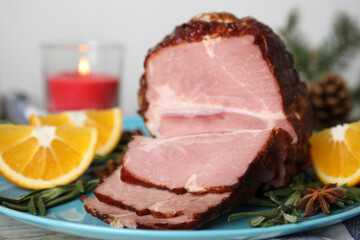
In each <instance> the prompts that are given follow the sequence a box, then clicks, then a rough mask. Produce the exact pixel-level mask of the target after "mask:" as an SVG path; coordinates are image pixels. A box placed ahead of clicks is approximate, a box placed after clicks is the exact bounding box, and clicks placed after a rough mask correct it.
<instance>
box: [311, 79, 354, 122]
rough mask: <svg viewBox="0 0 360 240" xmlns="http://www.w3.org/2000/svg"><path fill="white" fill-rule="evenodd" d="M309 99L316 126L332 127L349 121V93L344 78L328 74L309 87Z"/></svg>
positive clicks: (350, 100) (350, 102)
mask: <svg viewBox="0 0 360 240" xmlns="http://www.w3.org/2000/svg"><path fill="white" fill-rule="evenodd" d="M310 101H311V105H312V108H313V112H314V124H315V127H316V128H325V127H332V126H335V125H337V124H339V123H344V122H347V121H349V113H350V110H351V106H352V99H351V93H350V91H349V89H348V88H347V86H346V82H345V80H344V79H343V78H342V77H341V76H339V75H336V74H328V75H326V76H324V77H323V78H322V79H320V80H318V81H316V82H315V84H314V85H313V86H311V87H310Z"/></svg>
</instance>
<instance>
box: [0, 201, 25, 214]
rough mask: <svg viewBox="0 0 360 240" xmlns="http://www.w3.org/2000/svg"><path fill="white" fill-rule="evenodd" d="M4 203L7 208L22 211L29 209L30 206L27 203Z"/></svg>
mask: <svg viewBox="0 0 360 240" xmlns="http://www.w3.org/2000/svg"><path fill="white" fill-rule="evenodd" d="M2 205H4V206H5V207H7V208H11V209H14V210H16V211H21V212H28V211H29V207H28V205H27V204H26V205H24V204H16V203H11V202H2Z"/></svg>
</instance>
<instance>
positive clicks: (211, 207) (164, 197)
mask: <svg viewBox="0 0 360 240" xmlns="http://www.w3.org/2000/svg"><path fill="white" fill-rule="evenodd" d="M94 193H95V196H96V197H97V198H98V199H99V200H100V201H101V202H104V203H107V204H110V205H114V206H117V207H120V208H123V209H128V210H130V211H134V212H136V214H138V215H139V216H143V215H147V214H152V215H153V216H155V217H161V218H169V217H175V216H179V215H187V216H189V217H191V218H197V219H199V218H201V217H203V216H204V215H208V214H209V213H210V212H211V211H215V210H216V209H217V208H219V207H220V206H221V205H223V204H224V202H226V201H228V200H229V197H230V193H229V192H227V193H223V194H210V193H209V194H204V195H193V194H190V193H187V194H183V195H176V194H175V193H171V192H169V191H163V190H160V189H156V188H146V187H143V186H141V185H133V184H129V183H125V182H122V181H120V169H117V170H115V171H114V173H113V174H112V175H110V176H109V177H107V178H105V179H103V180H102V181H101V184H99V186H98V187H97V188H96V189H95V190H94Z"/></svg>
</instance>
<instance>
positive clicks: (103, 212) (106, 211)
mask: <svg viewBox="0 0 360 240" xmlns="http://www.w3.org/2000/svg"><path fill="white" fill-rule="evenodd" d="M81 201H82V202H84V203H85V205H84V208H85V210H86V211H87V212H88V213H90V214H91V215H92V216H94V217H97V218H99V219H100V220H102V221H104V222H106V223H109V224H110V226H111V227H115V228H124V227H125V228H142V229H195V228H200V227H201V226H202V225H203V224H202V223H201V221H200V220H196V219H192V218H189V217H188V216H186V215H181V216H178V217H173V218H163V219H161V218H160V219H158V218H154V217H153V216H152V215H145V216H138V215H136V213H135V212H132V211H129V210H124V209H121V208H118V207H114V206H111V205H108V204H106V203H103V202H100V201H99V200H98V199H97V198H95V197H91V198H89V197H82V198H81Z"/></svg>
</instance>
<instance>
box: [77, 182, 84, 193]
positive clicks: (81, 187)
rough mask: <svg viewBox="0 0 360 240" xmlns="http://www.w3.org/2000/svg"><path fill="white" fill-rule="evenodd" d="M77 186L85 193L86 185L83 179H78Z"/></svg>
mask: <svg viewBox="0 0 360 240" xmlns="http://www.w3.org/2000/svg"><path fill="white" fill-rule="evenodd" d="M76 187H77V189H78V190H79V192H81V193H84V185H83V182H82V180H81V179H80V180H77V181H76Z"/></svg>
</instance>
